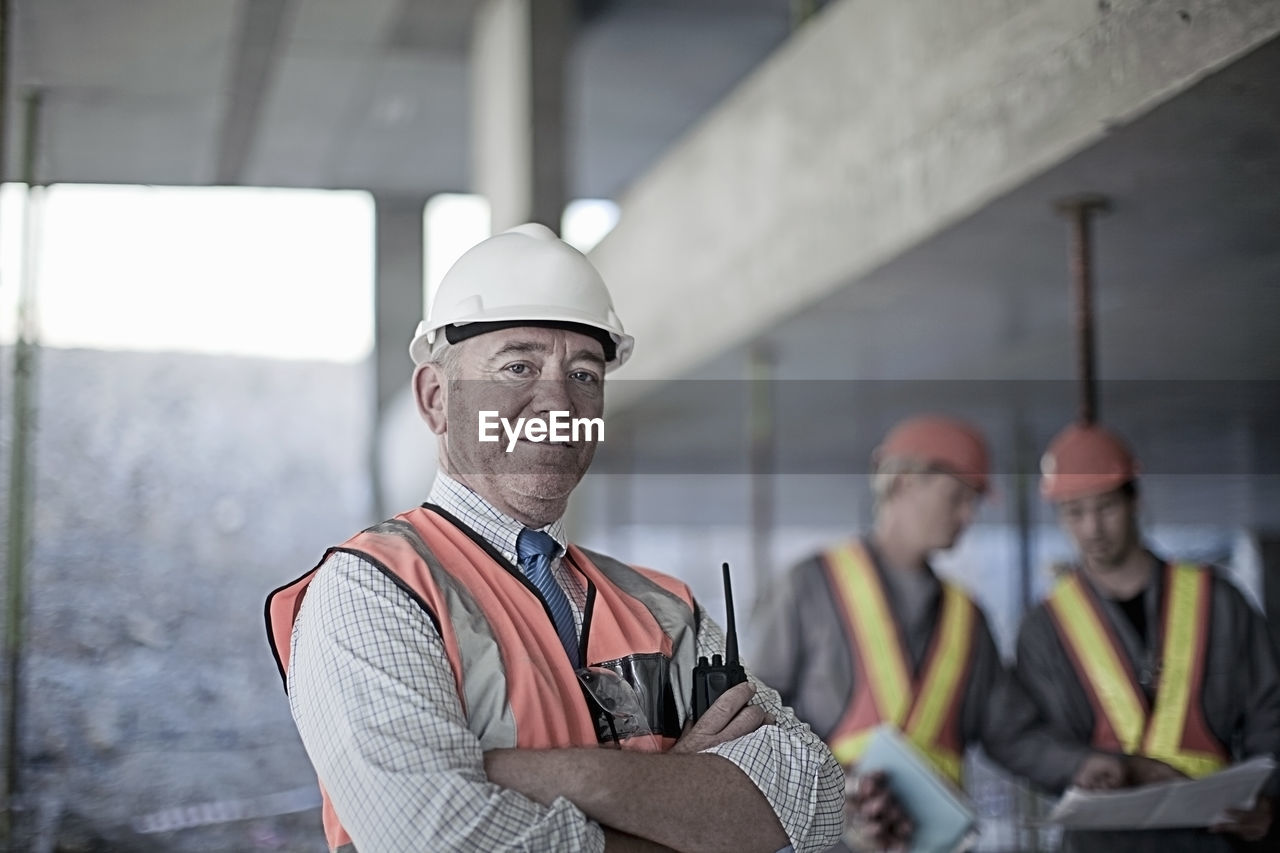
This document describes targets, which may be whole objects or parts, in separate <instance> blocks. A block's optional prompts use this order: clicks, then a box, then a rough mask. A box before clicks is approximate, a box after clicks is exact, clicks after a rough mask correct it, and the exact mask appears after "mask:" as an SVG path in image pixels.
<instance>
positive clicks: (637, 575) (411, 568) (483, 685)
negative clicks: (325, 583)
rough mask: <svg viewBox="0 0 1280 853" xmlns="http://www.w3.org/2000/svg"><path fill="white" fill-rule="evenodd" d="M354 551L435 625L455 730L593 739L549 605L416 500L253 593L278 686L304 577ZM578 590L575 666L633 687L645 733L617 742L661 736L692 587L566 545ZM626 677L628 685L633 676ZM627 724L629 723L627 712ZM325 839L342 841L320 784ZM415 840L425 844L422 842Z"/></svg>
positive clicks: (511, 742) (672, 710) (641, 744)
mask: <svg viewBox="0 0 1280 853" xmlns="http://www.w3.org/2000/svg"><path fill="white" fill-rule="evenodd" d="M339 550H340V551H347V552H350V553H353V554H356V555H358V556H360V557H363V558H364V559H365V560H367V561H369V562H370V563H372V564H373V565H374V566H376V567H377V569H378V570H380V571H382V572H383V573H385V574H387V575H389V576H390V577H391V578H392V579H393V580H395V581H396V583H397V585H399V586H400V587H401V588H402V589H405V590H406V591H407V592H408V593H409V594H410V595H411V596H412V597H413V599H414V601H415V602H417V604H418V605H419V606H421V607H422V608H423V609H424V610H425V611H426V612H427V614H428V615H429V616H430V617H431V619H432V621H433V622H434V623H435V625H436V628H437V630H438V632H439V635H440V638H441V640H442V641H443V644H444V649H445V653H446V655H447V656H448V659H449V664H450V666H451V667H452V669H453V675H454V681H455V686H456V688H457V692H458V697H459V699H460V700H461V702H462V705H463V709H464V711H465V713H466V717H467V727H468V728H469V729H470V730H471V732H472V733H473V734H474V735H475V736H476V738H477V739H478V740H479V742H480V746H481V748H482V749H484V750H490V749H498V748H502V747H519V748H527V749H552V748H559V747H587V746H595V745H597V744H599V743H601V742H603V741H607V740H611V739H612V735H611V732H612V733H614V734H616V729H610V728H608V726H607V724H608V723H609V722H611V720H608V719H606V717H607V716H608V715H607V714H606V713H605V712H604V711H603V709H602V708H600V707H599V706H594V707H593V706H592V705H591V704H589V701H588V699H587V698H586V696H585V695H584V692H583V688H582V686H581V683H580V682H579V679H578V677H577V675H576V674H575V668H576V666H577V664H578V663H580V662H571V661H570V660H569V659H568V656H567V655H566V654H565V650H564V646H562V645H561V643H560V638H559V636H558V635H557V634H556V629H555V626H554V625H553V623H552V621H551V618H550V615H549V611H548V610H547V608H546V605H545V604H544V603H543V601H542V599H541V597H540V596H539V595H538V593H537V591H536V589H535V588H534V587H533V586H532V585H531V584H530V583H529V581H528V580H527V579H526V578H525V577H524V575H523V574H522V573H521V572H520V571H519V569H517V568H515V567H514V566H512V565H511V564H510V563H508V562H507V561H506V560H505V559H503V558H502V557H501V556H499V555H498V554H497V552H495V551H493V550H492V548H491V547H489V546H488V545H487V544H486V543H484V542H483V541H482V540H480V539H479V538H478V537H476V536H475V535H474V534H473V533H472V532H471V531H469V530H467V529H466V528H464V527H462V526H461V525H460V524H458V523H456V522H455V521H453V520H452V518H451V517H448V516H447V514H445V513H444V512H443V511H441V510H438V508H427V507H419V508H417V509H414V510H411V511H409V512H406V513H402V514H401V515H399V516H397V517H396V518H394V519H392V520H391V521H387V522H383V523H382V524H379V525H377V526H375V527H372V528H369V529H368V530H366V531H364V532H362V533H360V534H357V535H356V536H354V537H352V538H351V539H350V540H348V541H347V542H346V543H344V544H343V545H341V546H339V547H338V548H335V549H330V551H329V552H327V553H326V554H325V556H324V558H323V559H322V560H321V562H320V564H318V565H317V566H316V568H313V569H312V570H311V571H309V572H308V573H307V574H305V575H303V576H302V577H301V578H299V579H298V580H296V581H294V582H293V583H291V584H288V585H286V586H284V587H281V588H280V589H278V590H276V591H275V592H273V593H271V595H270V596H269V597H268V599H267V634H268V638H269V640H270V643H271V646H272V650H273V652H274V653H275V655H276V661H277V664H278V665H279V668H280V673H281V676H282V677H284V678H285V683H286V687H287V684H288V678H287V675H288V669H289V657H290V646H289V643H290V636H291V633H292V631H293V624H294V621H295V619H296V618H297V615H298V612H299V610H300V608H301V607H302V601H303V597H304V596H305V594H306V590H307V586H308V585H309V584H310V582H311V580H312V578H313V577H314V576H315V573H316V571H317V570H318V569H319V567H320V565H322V564H323V563H324V560H325V559H328V557H329V555H330V554H332V553H333V552H334V551H339ZM565 559H566V560H567V561H568V563H569V564H570V565H571V566H572V567H573V568H574V569H575V570H576V571H577V572H579V573H580V575H581V576H582V579H583V581H584V585H585V587H586V590H587V601H586V607H585V612H584V616H583V626H582V637H581V641H580V647H581V652H582V657H583V660H584V661H585V662H591V663H592V664H593V665H596V666H603V667H605V668H607V669H610V670H613V671H614V672H615V673H616V674H618V675H620V676H621V677H622V678H623V679H624V680H626V681H628V682H629V683H631V685H632V686H633V687H638V688H640V689H637V690H636V691H635V693H636V694H637V698H638V699H639V700H640V702H641V703H642V705H644V707H642V711H644V713H645V717H646V718H647V720H648V723H649V727H648V729H647V730H643V731H635V730H630V731H627V733H626V734H625V735H618V737H619V738H621V740H620V743H619V745H620V746H621V747H623V748H625V749H635V750H642V751H665V750H667V749H670V747H671V746H672V745H673V744H674V743H675V740H676V738H678V737H679V734H680V729H681V726H682V725H683V723H684V719H685V712H686V703H687V701H688V697H690V696H691V695H692V680H691V679H692V671H693V666H694V660H695V650H696V642H697V624H696V617H695V613H694V604H693V596H692V594H691V593H690V591H689V589H688V587H686V586H685V585H684V584H682V583H680V582H679V581H677V580H675V579H673V578H670V577H667V576H666V575H662V574H659V573H657V572H651V571H648V570H645V569H637V568H633V567H631V566H627V565H624V564H622V563H619V562H617V561H615V560H612V559H610V558H608V557H605V556H603V555H600V554H594V553H592V554H589V553H588V552H587V551H584V550H582V549H580V548H578V547H577V546H574V545H570V546H569V548H568V553H567V554H566V556H565ZM637 682H640V683H637ZM632 722H634V721H632ZM321 781H322V786H321V794H322V796H323V801H324V802H323V812H322V818H323V823H324V829H325V836H326V838H327V840H328V842H329V848H330V850H333V851H339V850H343V851H345V850H349V849H351V846H350V845H351V838H350V836H349V835H347V833H346V831H345V830H344V829H343V828H342V826H341V823H340V821H339V819H338V816H337V813H336V812H335V811H334V808H333V804H332V803H331V802H330V800H329V797H328V795H327V794H326V793H325V792H324V789H323V780H321ZM424 842H425V840H424Z"/></svg>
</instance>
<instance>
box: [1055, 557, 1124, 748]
mask: <svg viewBox="0 0 1280 853" xmlns="http://www.w3.org/2000/svg"><path fill="white" fill-rule="evenodd" d="M1081 583H1082V581H1081V580H1080V578H1079V577H1077V576H1076V575H1074V574H1071V575H1067V576H1066V577H1065V578H1063V579H1062V581H1061V582H1059V584H1058V587H1057V589H1055V590H1054V591H1053V595H1051V596H1050V597H1049V606H1050V607H1052V608H1053V611H1054V613H1055V614H1056V615H1057V617H1058V621H1059V624H1061V625H1062V626H1063V628H1064V630H1065V631H1066V634H1067V637H1068V638H1069V639H1070V641H1071V645H1072V647H1073V648H1074V649H1075V653H1076V657H1077V659H1078V660H1079V661H1080V663H1081V665H1082V666H1083V667H1084V669H1085V672H1086V673H1087V675H1088V678H1089V683H1090V684H1091V685H1092V686H1093V690H1094V693H1096V694H1097V696H1098V701H1099V702H1101V703H1102V708H1103V711H1104V713H1106V715H1107V720H1108V721H1110V723H1111V728H1112V729H1113V730H1114V731H1115V733H1116V737H1118V738H1119V739H1120V745H1121V746H1122V747H1123V748H1124V751H1125V752H1128V753H1132V752H1134V751H1135V750H1137V748H1138V746H1139V744H1141V743H1142V732H1143V729H1144V728H1145V727H1146V717H1147V715H1146V712H1145V710H1144V709H1143V705H1142V701H1141V700H1140V699H1139V698H1138V694H1137V688H1136V687H1135V686H1134V684H1133V680H1132V679H1131V678H1129V676H1128V674H1127V673H1126V671H1125V668H1124V665H1123V664H1122V663H1121V662H1120V658H1119V657H1118V656H1117V652H1116V650H1115V648H1114V647H1113V646H1112V645H1111V641H1110V639H1109V638H1108V637H1109V635H1108V634H1107V631H1106V630H1105V629H1104V628H1103V626H1102V624H1101V623H1100V622H1099V621H1098V616H1097V614H1096V613H1095V612H1094V610H1093V607H1092V606H1091V604H1090V603H1089V601H1088V599H1087V598H1086V597H1085V596H1086V593H1085V591H1084V589H1083V588H1082V587H1081Z"/></svg>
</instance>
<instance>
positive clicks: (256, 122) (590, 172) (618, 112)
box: [8, 0, 790, 198]
mask: <svg viewBox="0 0 1280 853" xmlns="http://www.w3.org/2000/svg"><path fill="white" fill-rule="evenodd" d="M12 5H13V7H14V12H15V17H14V27H13V28H14V38H13V40H12V41H11V44H12V46H13V48H14V54H15V73H14V79H13V82H12V87H11V89H10V92H11V97H17V98H21V97H22V96H23V95H24V93H25V92H26V91H27V90H28V88H29V87H32V86H39V87H41V88H43V90H44V92H45V96H44V97H45V110H44V131H43V134H42V136H43V148H42V150H41V156H40V160H39V168H40V176H39V177H40V178H41V179H42V180H45V181H47V182H55V181H71V182H91V183H143V184H173V185H205V184H246V185H257V186H281V187H331V188H355V189H369V190H374V191H379V192H388V193H396V194H403V195H410V196H412V195H423V196H425V195H429V194H431V193H435V192H440V191H465V190H467V189H469V187H470V186H471V180H470V175H469V106H468V73H467V52H468V43H469V38H470V28H471V21H472V17H473V15H474V11H475V7H476V5H477V3H476V0H360V2H358V3H354V2H350V0H92V2H86V0H13V2H12ZM577 7H578V10H579V18H580V23H579V33H578V38H577V41H576V45H575V48H574V51H573V54H572V55H571V56H570V57H569V67H568V80H569V84H568V85H569V115H570V127H569V134H568V136H569V139H570V150H569V151H568V158H569V162H570V164H571V170H570V195H571V196H576V197H606V198H608V197H613V196H615V195H616V194H617V193H618V192H619V191H620V190H621V189H622V188H623V187H625V186H626V185H627V184H628V183H629V182H630V181H632V180H633V179H634V178H635V177H636V176H637V175H638V174H640V173H641V172H642V171H643V170H644V169H645V168H646V167H647V166H648V165H649V164H650V163H651V162H652V161H653V160H654V159H655V158H656V156H657V155H658V154H659V153H660V152H661V151H662V150H663V149H665V148H666V147H667V146H668V145H669V144H670V143H671V142H672V141H673V140H675V139H676V138H678V137H679V135H680V134H681V133H683V132H684V131H685V130H686V129H687V128H688V127H689V126H690V125H691V124H693V123H694V122H695V121H697V119H698V118H699V116H701V115H702V114H704V113H705V112H706V111H707V110H708V109H709V108H710V107H711V106H712V105H713V104H715V103H716V102H717V101H718V100H719V99H720V98H721V97H722V96H723V95H724V94H725V93H726V92H728V91H729V90H730V89H731V88H732V87H733V86H734V85H735V84H736V83H737V82H738V80H739V79H741V77H742V76H743V75H745V74H747V73H748V72H749V71H750V70H751V69H752V68H753V67H755V65H756V64H758V63H759V61H760V60H761V59H762V58H763V57H764V56H766V55H767V54H768V53H769V52H770V51H771V50H773V48H775V47H776V46H777V45H778V44H779V43H780V42H781V41H783V40H784V39H785V38H786V37H787V35H788V33H789V31H790V12H789V10H790V3H789V2H788V0H700V2H698V3H684V2H677V0H661V1H660V2H653V0H611V2H602V0H591V2H586V1H585V0H584V2H579V3H578V4H577ZM18 112H19V111H15V118H16V117H17V113H18ZM18 124H19V122H18V121H14V122H12V123H11V127H10V132H9V134H8V140H9V157H8V162H9V170H8V174H9V175H11V176H17V174H18V169H19V163H20V152H19V150H18V149H19V139H20V128H19V127H18Z"/></svg>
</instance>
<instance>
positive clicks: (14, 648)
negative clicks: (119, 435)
mask: <svg viewBox="0 0 1280 853" xmlns="http://www.w3.org/2000/svg"><path fill="white" fill-rule="evenodd" d="M41 103H42V94H41V92H39V91H38V90H36V91H32V92H30V93H29V94H28V95H27V99H26V134H25V138H24V143H23V148H24V150H23V180H24V181H25V182H26V185H27V201H26V212H25V214H24V216H23V231H24V239H23V249H22V281H21V283H20V287H19V292H18V330H17V331H18V335H17V341H16V342H15V345H14V363H13V444H12V448H11V449H12V457H11V461H10V464H9V525H8V537H7V539H8V541H7V543H6V544H7V548H6V558H7V559H6V567H7V572H6V579H5V580H6V583H5V610H6V623H5V653H6V658H7V660H6V663H7V671H8V685H7V687H8V689H7V690H6V692H5V727H6V736H5V774H4V784H5V789H4V792H3V806H4V807H3V809H2V810H0V842H3V846H4V848H5V849H8V850H12V849H17V848H16V843H15V841H16V840H15V838H14V812H15V807H16V806H17V805H18V798H19V796H20V794H21V787H20V782H21V754H22V749H21V747H22V737H21V734H22V732H21V717H22V658H23V639H24V635H25V631H24V626H25V615H26V614H25V611H26V567H27V560H28V558H29V557H30V552H29V544H30V543H29V542H28V538H29V535H30V529H29V528H30V524H31V522H30V518H29V512H28V510H29V508H30V504H31V485H32V482H33V478H32V472H31V441H32V437H33V436H34V433H35V397H36V354H37V352H38V349H39V336H38V327H37V324H36V266H35V265H36V257H35V254H36V248H37V243H38V237H37V228H38V225H39V222H38V218H39V216H38V203H39V201H40V194H41V191H42V190H41V187H40V186H39V184H38V182H37V177H36V160H37V157H38V153H39V149H38V145H39V140H40V108H41Z"/></svg>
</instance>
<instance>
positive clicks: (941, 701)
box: [823, 542, 976, 784]
mask: <svg viewBox="0 0 1280 853" xmlns="http://www.w3.org/2000/svg"><path fill="white" fill-rule="evenodd" d="M823 565H824V566H825V568H826V571H827V575H828V580H829V582H830V585H831V588H832V589H833V590H834V591H835V597H836V609H837V610H838V611H839V612H840V614H841V616H842V618H843V620H844V623H845V636H846V637H848V638H849V645H850V656H851V658H852V660H853V664H854V677H855V685H854V693H853V698H852V701H851V702H850V703H849V706H848V708H846V709H845V712H844V714H843V715H842V716H841V718H840V720H839V722H837V723H836V726H835V728H834V729H833V730H832V732H831V734H830V735H829V736H828V738H827V741H828V744H829V745H830V747H831V751H832V753H834V754H835V756H836V759H837V760H838V761H839V762H840V763H841V765H843V766H846V767H847V766H849V765H850V764H853V763H855V762H857V760H858V758H859V757H861V755H862V753H863V751H864V750H865V749H866V745H867V740H868V738H869V737H870V734H871V730H872V729H874V728H875V727H876V726H877V725H880V724H881V723H889V724H892V725H894V726H896V727H898V728H899V729H900V730H901V731H902V733H903V734H904V735H905V736H906V737H907V738H908V739H909V740H910V741H911V742H912V743H913V744H915V746H916V747H917V748H918V749H919V750H920V751H921V752H922V753H924V755H925V756H926V757H927V758H928V759H929V761H930V762H931V763H932V764H933V765H934V766H935V767H936V768H937V769H938V770H939V771H940V772H941V773H942V774H943V775H945V776H946V777H947V778H948V779H950V780H951V781H952V782H953V783H955V784H959V783H960V775H961V770H962V767H963V758H964V737H963V734H962V732H961V729H960V710H961V705H962V703H963V697H964V693H965V685H966V682H967V681H968V673H969V668H970V660H971V651H972V648H973V630H974V622H975V616H976V608H975V606H974V604H973V602H972V601H971V600H970V598H969V597H968V595H966V594H965V593H964V592H963V591H962V590H961V589H960V588H959V587H957V586H956V585H954V584H951V583H947V582H944V583H943V594H942V606H941V612H940V616H939V619H938V624H937V625H936V626H935V628H934V631H933V637H932V639H931V640H930V646H929V651H928V654H927V655H926V657H925V660H924V664H923V666H922V667H921V670H920V676H919V678H913V677H912V675H911V672H912V670H911V667H910V666H909V664H908V660H909V659H908V657H907V654H906V650H905V646H904V644H903V642H902V639H901V632H900V630H899V627H898V624H897V621H896V620H895V619H894V617H893V612H892V611H891V610H890V609H889V602H888V598H887V597H886V595H885V590H884V586H883V584H882V583H881V581H880V576H879V575H878V574H877V572H876V569H875V566H874V565H873V564H872V562H871V556H870V554H868V553H867V550H866V548H865V547H864V546H863V545H862V544H861V543H860V542H849V543H846V544H844V545H841V546H839V547H836V548H833V549H831V550H830V551H827V552H826V553H825V554H824V555H823Z"/></svg>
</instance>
